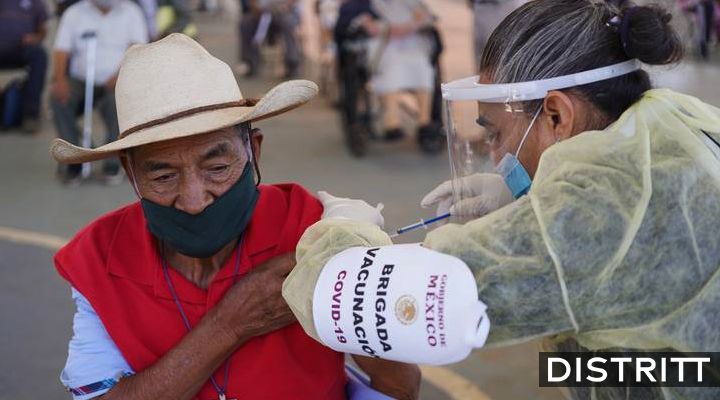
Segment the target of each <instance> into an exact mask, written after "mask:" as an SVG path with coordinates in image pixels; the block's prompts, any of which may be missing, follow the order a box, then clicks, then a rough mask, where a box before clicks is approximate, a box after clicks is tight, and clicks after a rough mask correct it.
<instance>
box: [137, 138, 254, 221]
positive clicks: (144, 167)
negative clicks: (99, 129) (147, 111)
mask: <svg viewBox="0 0 720 400" xmlns="http://www.w3.org/2000/svg"><path fill="white" fill-rule="evenodd" d="M248 162H249V160H248V155H247V151H246V150H245V145H244V144H243V140H242V139H241V138H240V136H239V135H238V133H237V131H236V130H235V129H234V128H232V127H230V128H225V129H222V130H218V131H214V132H210V133H207V134H202V135H195V136H189V137H186V138H180V139H174V140H169V141H166V142H159V143H152V144H148V145H144V146H140V147H138V148H135V149H133V150H132V151H131V152H130V154H129V157H128V158H126V159H125V162H124V164H125V166H126V170H127V169H128V167H130V168H131V169H132V171H127V172H128V176H129V177H130V179H133V176H134V178H135V181H136V183H137V190H138V191H139V192H140V193H139V195H140V196H141V197H142V198H144V199H146V200H149V201H151V202H153V203H156V204H159V205H162V206H173V207H175V208H176V209H178V210H181V211H184V212H186V213H188V214H193V215H194V214H198V213H200V212H201V211H203V210H204V209H205V207H207V206H209V205H210V204H212V202H213V201H214V200H215V199H216V198H217V197H219V196H221V195H223V194H224V193H225V192H226V191H227V190H228V189H230V187H231V186H232V185H233V184H234V183H235V182H237V180H238V179H239V178H240V175H241V174H242V172H243V169H244V168H245V165H246V163H248ZM128 163H130V164H131V165H128Z"/></svg>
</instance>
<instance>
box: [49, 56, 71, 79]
mask: <svg viewBox="0 0 720 400" xmlns="http://www.w3.org/2000/svg"><path fill="white" fill-rule="evenodd" d="M67 66H68V53H66V52H64V51H57V50H56V51H53V74H52V80H53V81H57V80H62V79H65V78H66V77H67Z"/></svg>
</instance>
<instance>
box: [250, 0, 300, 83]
mask: <svg viewBox="0 0 720 400" xmlns="http://www.w3.org/2000/svg"><path fill="white" fill-rule="evenodd" d="M240 5H241V9H242V15H241V17H240V29H239V33H240V61H241V62H242V63H243V64H244V65H243V66H242V67H240V70H239V73H240V74H242V75H244V76H245V77H253V76H255V75H256V74H257V73H258V69H259V66H260V61H261V59H260V47H261V46H262V44H263V43H264V42H265V40H266V39H268V38H274V37H275V35H279V36H281V37H282V41H283V45H284V46H285V49H284V50H285V51H284V53H283V54H284V64H285V74H284V75H283V79H291V78H295V77H297V76H298V73H299V69H300V43H299V40H298V34H297V30H298V27H299V26H300V22H301V19H300V7H299V4H298V1H297V0H240Z"/></svg>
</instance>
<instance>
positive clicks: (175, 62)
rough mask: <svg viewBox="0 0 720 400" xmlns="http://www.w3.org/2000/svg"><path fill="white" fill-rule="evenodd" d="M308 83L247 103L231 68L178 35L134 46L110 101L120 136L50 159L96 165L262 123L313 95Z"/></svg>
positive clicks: (60, 145) (61, 145)
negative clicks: (140, 149)
mask: <svg viewBox="0 0 720 400" xmlns="http://www.w3.org/2000/svg"><path fill="white" fill-rule="evenodd" d="M317 91H318V88H317V85H316V84H315V83H313V82H310V81H306V80H293V81H288V82H283V83H281V84H279V85H277V86H275V87H274V88H272V89H271V90H270V91H269V92H267V93H266V94H265V96H263V97H262V98H261V99H259V100H255V99H244V98H243V96H242V94H241V93H240V88H238V84H237V82H236V81H235V77H234V76H233V73H232V71H231V69H230V67H229V66H228V65H227V64H225V63H224V62H222V61H220V60H218V59H217V58H215V57H213V56H212V55H210V53H208V52H207V50H205V49H204V48H203V47H202V46H200V45H199V44H198V43H197V42H195V41H194V40H192V39H190V38H189V37H187V36H185V35H182V34H172V35H170V36H168V37H166V38H164V39H162V40H160V41H157V42H155V43H150V44H144V45H135V46H132V47H131V48H130V49H129V50H128V51H127V53H126V54H125V58H124V59H123V62H122V64H121V66H120V72H119V75H118V80H117V85H116V88H115V101H116V104H117V115H118V124H119V126H120V135H119V137H118V139H117V140H115V141H114V142H110V143H108V144H106V145H104V146H100V147H98V148H95V149H88V148H83V147H79V146H75V145H73V144H70V143H68V142H66V141H64V140H61V139H55V140H54V141H53V142H52V144H51V145H50V153H51V154H52V156H53V157H54V158H55V160H57V161H58V162H61V163H66V164H75V163H83V162H88V161H95V160H100V159H103V158H107V157H111V156H114V155H116V154H117V152H118V151H120V150H124V149H129V148H131V147H137V146H142V145H144V144H148V143H154V142H160V141H164V140H171V139H177V138H181V137H186V136H191V135H197V134H201V133H207V132H211V131H215V130H218V129H222V128H225V127H229V126H233V125H236V124H239V123H241V122H248V121H259V120H262V119H265V118H270V117H272V116H275V115H278V114H281V113H283V112H285V111H288V110H291V109H293V108H295V107H298V106H300V105H302V104H304V103H306V102H307V101H308V100H310V99H311V98H312V97H313V96H315V94H317Z"/></svg>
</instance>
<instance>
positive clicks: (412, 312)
mask: <svg viewBox="0 0 720 400" xmlns="http://www.w3.org/2000/svg"><path fill="white" fill-rule="evenodd" d="M417 314H418V313H417V301H415V298H414V297H412V296H410V295H404V296H401V297H400V298H399V299H398V300H397V302H395V316H396V317H397V319H398V321H400V322H401V323H403V324H404V325H410V324H412V323H413V322H415V320H416V319H417Z"/></svg>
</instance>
